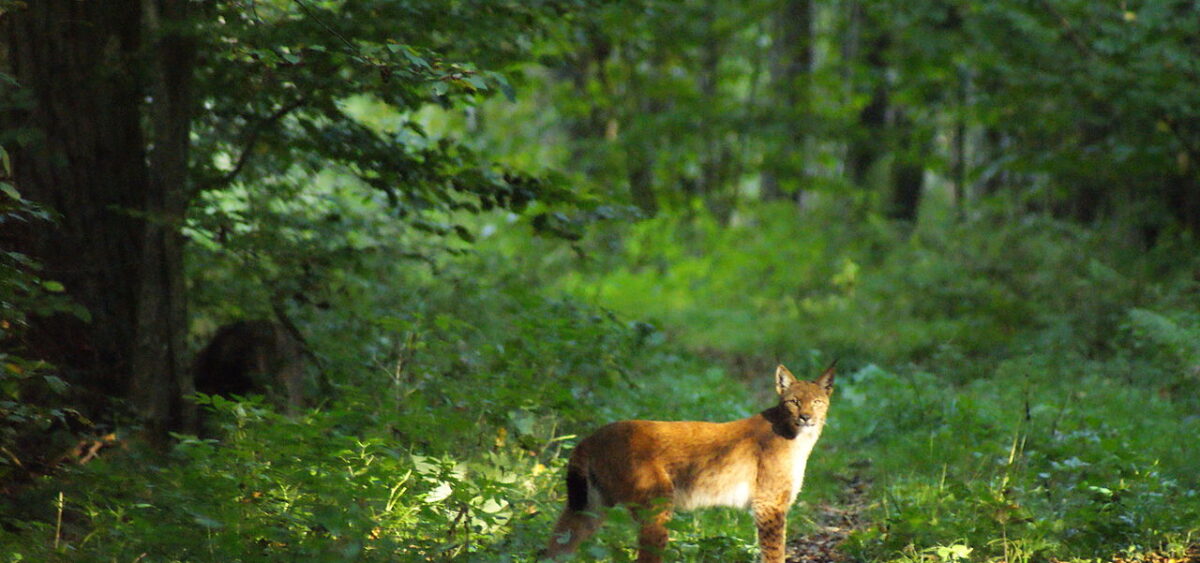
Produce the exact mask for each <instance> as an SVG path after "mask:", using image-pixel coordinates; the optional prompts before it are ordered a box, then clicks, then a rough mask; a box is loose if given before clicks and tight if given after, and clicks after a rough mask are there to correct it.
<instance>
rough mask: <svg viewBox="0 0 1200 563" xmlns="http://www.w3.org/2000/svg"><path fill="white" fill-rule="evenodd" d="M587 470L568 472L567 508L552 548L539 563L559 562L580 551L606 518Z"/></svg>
mask: <svg viewBox="0 0 1200 563" xmlns="http://www.w3.org/2000/svg"><path fill="white" fill-rule="evenodd" d="M589 489H590V487H589V486H588V482H587V477H586V476H585V473H584V470H583V469H582V468H580V467H578V466H575V465H572V466H569V467H568V468H567V506H566V508H564V509H563V513H562V516H559V517H558V523H557V524H555V525H554V532H553V533H552V534H551V535H550V544H549V545H547V546H546V549H545V550H543V551H542V552H541V553H540V554H538V559H543V558H548V559H551V560H554V559H557V558H558V557H559V556H562V555H567V554H569V553H572V552H574V551H575V550H576V549H578V548H579V544H580V543H583V541H584V540H586V539H588V538H589V537H591V536H592V534H594V533H596V529H597V528H599V527H600V524H601V522H602V519H603V516H602V514H601V513H598V512H596V511H597V510H598V509H599V508H600V507H599V504H600V503H598V502H595V500H596V499H595V498H590V497H594V496H595V495H592V494H591V491H590V490H589Z"/></svg>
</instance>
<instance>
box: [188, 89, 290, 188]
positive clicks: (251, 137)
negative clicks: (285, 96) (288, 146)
mask: <svg viewBox="0 0 1200 563" xmlns="http://www.w3.org/2000/svg"><path fill="white" fill-rule="evenodd" d="M307 102H308V100H307V99H306V98H300V99H298V100H296V101H294V102H292V103H290V104H287V105H285V106H283V107H281V108H279V109H277V110H275V111H274V112H273V113H272V114H271V115H268V116H266V117H264V118H262V119H260V120H259V121H257V122H256V123H254V124H253V125H251V126H249V127H248V129H247V131H246V133H245V134H243V135H242V136H243V137H244V138H245V139H246V143H245V145H243V146H242V152H241V154H240V155H238V158H237V161H235V162H234V165H233V169H232V170H230V171H229V172H226V173H225V174H223V175H221V176H220V177H219V178H215V179H213V180H212V181H210V182H207V183H205V184H204V185H202V186H200V188H199V189H198V190H197V191H198V192H204V191H208V190H213V189H217V188H221V187H224V186H227V185H229V184H230V183H231V182H233V180H234V179H235V178H237V175H238V174H240V173H241V171H242V169H243V168H245V167H246V163H247V162H249V160H250V155H251V154H252V152H253V150H254V145H256V144H258V138H259V137H260V136H261V135H262V132H263V130H265V129H266V128H267V126H269V125H271V124H273V123H275V122H277V121H279V120H280V119H283V117H284V116H286V115H287V114H289V113H291V112H293V111H295V110H297V109H299V108H300V107H301V106H303V105H304V104H305V103H307Z"/></svg>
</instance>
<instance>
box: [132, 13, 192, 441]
mask: <svg viewBox="0 0 1200 563" xmlns="http://www.w3.org/2000/svg"><path fill="white" fill-rule="evenodd" d="M142 4H143V8H144V13H145V19H146V29H147V31H148V32H149V34H150V38H151V40H152V41H153V45H154V49H153V52H154V53H155V57H154V60H153V61H152V63H151V64H152V70H151V73H150V75H151V77H152V78H151V91H152V92H153V99H154V102H153V104H152V113H151V118H152V120H153V124H154V131H153V133H154V150H153V152H151V153H150V183H151V189H150V194H151V195H152V199H151V200H149V201H147V208H146V216H147V218H148V219H147V220H146V221H144V222H143V224H142V226H143V229H144V234H143V236H144V241H145V242H144V244H145V253H146V255H145V256H144V257H143V260H142V265H143V268H142V271H141V275H140V276H139V281H140V287H139V292H140V294H139V307H138V319H137V321H138V324H137V337H136V341H135V348H134V355H133V373H132V389H131V393H130V396H131V398H132V399H134V404H135V405H137V407H138V410H139V411H141V412H142V413H143V414H144V415H145V416H146V418H147V419H148V421H149V422H150V424H151V425H152V430H153V432H152V435H154V436H156V437H163V436H165V435H166V432H165V430H167V429H172V428H173V429H179V428H192V427H193V426H194V423H195V415H196V413H195V407H194V406H193V405H192V403H191V402H190V401H187V402H183V401H181V398H182V397H183V396H184V395H185V394H190V393H191V392H192V391H193V385H192V378H191V374H189V373H188V371H187V368H186V367H185V364H184V362H183V356H184V354H185V351H186V345H185V338H186V328H187V308H186V307H187V301H186V299H184V295H185V291H186V289H185V287H184V280H183V243H184V241H183V237H182V235H181V233H180V229H181V227H182V225H183V219H184V213H185V212H186V210H187V205H188V194H189V193H190V190H189V187H188V185H187V179H188V175H187V172H188V154H189V151H190V148H191V143H190V138H189V132H190V130H191V117H192V109H193V108H192V70H193V65H194V61H195V47H194V45H193V42H192V40H191V38H190V37H187V36H186V35H184V30H185V29H187V28H186V25H187V24H188V23H189V22H188V2H187V0H143V1H142Z"/></svg>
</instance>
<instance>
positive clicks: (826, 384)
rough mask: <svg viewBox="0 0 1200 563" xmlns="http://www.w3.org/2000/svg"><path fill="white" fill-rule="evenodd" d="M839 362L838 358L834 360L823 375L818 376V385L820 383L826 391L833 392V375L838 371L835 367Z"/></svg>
mask: <svg viewBox="0 0 1200 563" xmlns="http://www.w3.org/2000/svg"><path fill="white" fill-rule="evenodd" d="M837 363H838V361H837V360H836V359H835V360H833V363H831V364H829V367H827V368H825V372H824V373H822V374H821V377H818V378H817V381H816V383H817V385H820V386H821V388H822V389H824V390H825V392H826V393H833V377H834V375H835V374H836V373H837V370H836V369H835V368H836V367H837Z"/></svg>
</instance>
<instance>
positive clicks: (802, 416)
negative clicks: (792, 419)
mask: <svg viewBox="0 0 1200 563" xmlns="http://www.w3.org/2000/svg"><path fill="white" fill-rule="evenodd" d="M797 418H799V419H800V422H803V423H805V424H808V422H809V421H810V420H812V415H811V414H807V413H800V415H799V416H798V417H797Z"/></svg>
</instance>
